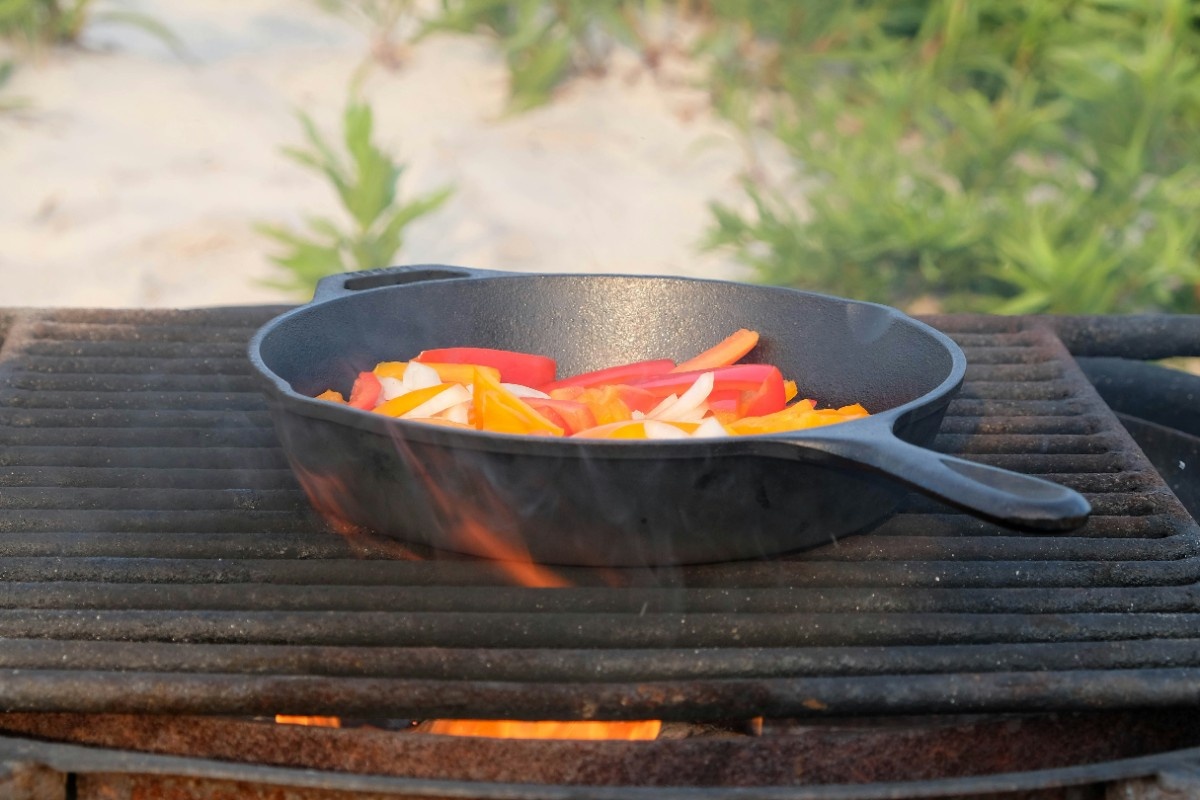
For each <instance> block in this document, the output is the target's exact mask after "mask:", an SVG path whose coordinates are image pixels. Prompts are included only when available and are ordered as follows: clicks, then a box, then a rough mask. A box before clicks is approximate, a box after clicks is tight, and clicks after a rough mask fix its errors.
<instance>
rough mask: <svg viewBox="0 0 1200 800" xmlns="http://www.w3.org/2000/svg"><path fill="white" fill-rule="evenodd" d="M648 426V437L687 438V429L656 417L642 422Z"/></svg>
mask: <svg viewBox="0 0 1200 800" xmlns="http://www.w3.org/2000/svg"><path fill="white" fill-rule="evenodd" d="M642 425H644V426H645V428H646V438H647V439H686V438H688V434H687V432H686V431H683V430H680V429H679V428H676V427H675V426H674V425H671V424H669V423H666V422H659V421H658V420H655V419H648V420H646V421H644V422H643V423H642Z"/></svg>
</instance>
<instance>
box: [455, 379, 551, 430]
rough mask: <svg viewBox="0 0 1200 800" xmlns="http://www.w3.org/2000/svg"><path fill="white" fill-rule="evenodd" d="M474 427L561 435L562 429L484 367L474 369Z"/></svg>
mask: <svg viewBox="0 0 1200 800" xmlns="http://www.w3.org/2000/svg"><path fill="white" fill-rule="evenodd" d="M472 385H473V386H474V393H475V402H474V406H475V427H476V428H477V429H479V430H482V431H492V432H493V433H533V434H542V435H544V436H562V435H563V429H562V428H560V427H558V426H557V425H555V424H554V423H553V422H551V421H550V420H548V419H546V418H545V417H543V416H542V415H541V414H539V413H538V412H536V411H534V410H533V408H531V407H530V406H529V405H528V404H527V403H525V402H524V401H523V400H521V398H519V397H517V396H516V395H515V394H513V393H512V392H510V391H508V390H507V389H505V388H504V387H503V386H501V385H500V381H499V380H498V379H497V378H495V377H493V376H492V375H490V374H489V373H488V372H487V371H485V370H482V369H477V370H475V375H474V380H473V381H472Z"/></svg>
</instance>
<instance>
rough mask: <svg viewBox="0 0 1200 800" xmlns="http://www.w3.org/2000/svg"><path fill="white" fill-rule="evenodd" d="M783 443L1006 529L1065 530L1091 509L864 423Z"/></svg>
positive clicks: (1042, 483) (1072, 497)
mask: <svg viewBox="0 0 1200 800" xmlns="http://www.w3.org/2000/svg"><path fill="white" fill-rule="evenodd" d="M849 424H850V425H852V424H853V423H849ZM831 427H834V426H831ZM836 427H839V428H840V427H841V426H840V425H839V426H836ZM776 441H783V440H779V439H777V440H776ZM787 441H788V442H789V443H791V444H794V445H797V446H800V447H802V448H805V449H814V450H819V451H821V452H823V453H826V454H828V455H829V456H832V457H833V458H834V459H835V460H841V461H849V462H852V463H853V464H855V465H857V466H861V467H867V468H869V469H873V470H876V471H878V472H882V473H884V474H885V475H887V476H889V477H890V478H892V479H893V480H896V481H898V482H900V483H902V484H905V485H907V486H911V487H912V488H914V489H917V490H918V491H920V492H923V493H924V494H927V495H930V496H932V497H935V498H937V499H938V500H942V501H944V502H946V503H949V504H950V505H953V506H957V507H958V508H961V509H963V510H965V511H967V512H969V513H971V514H974V515H975V516H978V517H982V518H984V519H989V520H992V521H994V522H998V523H1001V524H1003V525H1007V526H1009V527H1018V528H1024V529H1028V530H1039V531H1063V530H1071V529H1073V528H1078V527H1079V526H1081V525H1083V523H1084V522H1086V521H1087V517H1088V514H1090V513H1091V510H1092V507H1091V504H1090V503H1088V501H1087V500H1086V499H1085V498H1084V497H1083V495H1081V494H1079V492H1076V491H1075V490H1074V489H1070V488H1068V487H1066V486H1060V485H1059V484H1057V483H1052V482H1051V481H1048V480H1044V479H1042V478H1035V477H1032V476H1030V475H1023V474H1021V473H1019V472H1012V471H1010V470H1006V469H1000V468H999V467H991V466H988V465H986V464H979V463H976V462H974V461H967V460H966V459H962V458H957V457H955V456H949V455H946V454H944V453H938V452H936V451H934V450H929V449H926V448H924V447H918V446H917V445H914V444H909V443H908V442H906V441H904V440H902V439H900V438H898V437H896V435H895V434H893V433H892V432H891V430H890V428H889V429H887V430H881V429H880V427H879V426H871V425H865V426H861V427H860V428H859V430H857V431H854V432H851V431H849V430H843V431H839V435H837V436H820V437H813V439H811V440H809V439H807V438H806V439H795V440H792V439H789V440H787Z"/></svg>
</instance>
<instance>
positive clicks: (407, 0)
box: [317, 0, 414, 69]
mask: <svg viewBox="0 0 1200 800" xmlns="http://www.w3.org/2000/svg"><path fill="white" fill-rule="evenodd" d="M317 4H318V5H319V6H320V7H321V8H323V9H324V10H325V11H327V12H329V13H331V14H333V15H335V16H338V17H341V18H342V19H345V20H347V21H349V22H350V23H351V24H353V25H356V26H358V27H359V28H361V29H363V30H364V31H366V33H367V35H368V36H369V37H370V40H371V54H370V60H369V61H368V62H366V63H367V64H369V63H371V62H374V63H377V64H381V65H383V66H384V67H386V68H387V69H397V68H398V67H399V66H400V65H401V64H402V63H403V61H404V43H403V42H402V41H399V38H400V36H401V30H400V29H401V27H402V25H403V24H404V22H405V21H407V20H408V19H409V18H410V17H413V16H414V11H413V0H317Z"/></svg>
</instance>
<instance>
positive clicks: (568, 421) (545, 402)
mask: <svg viewBox="0 0 1200 800" xmlns="http://www.w3.org/2000/svg"><path fill="white" fill-rule="evenodd" d="M525 403H526V405H528V406H529V407H530V408H532V409H533V410H534V411H536V412H538V413H539V414H541V415H542V416H543V417H545V418H546V419H548V420H550V421H551V422H553V423H554V424H555V425H558V426H559V427H561V428H562V429H563V430H564V431H566V434H567V436H570V435H571V434H573V433H578V432H579V431H583V430H587V429H588V428H593V427H595V426H596V416H595V415H594V414H593V413H592V410H591V409H590V408H588V406H587V404H586V403H580V402H576V401H575V400H555V399H553V398H549V399H547V398H544V397H526V398H525Z"/></svg>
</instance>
